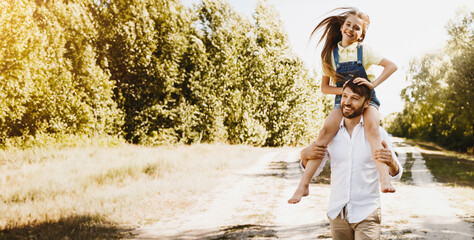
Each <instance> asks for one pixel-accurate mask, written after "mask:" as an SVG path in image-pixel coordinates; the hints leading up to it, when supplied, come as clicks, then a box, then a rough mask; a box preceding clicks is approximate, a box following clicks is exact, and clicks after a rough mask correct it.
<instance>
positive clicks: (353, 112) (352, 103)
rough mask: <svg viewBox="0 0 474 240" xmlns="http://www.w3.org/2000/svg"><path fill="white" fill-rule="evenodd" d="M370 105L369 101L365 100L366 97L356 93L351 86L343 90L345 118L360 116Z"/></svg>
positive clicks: (342, 103) (343, 113) (343, 114)
mask: <svg viewBox="0 0 474 240" xmlns="http://www.w3.org/2000/svg"><path fill="white" fill-rule="evenodd" d="M368 105H369V101H365V97H361V96H360V95H359V94H357V93H354V92H353V91H352V90H351V89H350V88H348V87H346V88H344V90H343V91H342V98H341V110H342V116H344V117H345V118H355V117H358V116H360V115H361V114H362V112H364V109H365V108H366V107H367V106H368Z"/></svg>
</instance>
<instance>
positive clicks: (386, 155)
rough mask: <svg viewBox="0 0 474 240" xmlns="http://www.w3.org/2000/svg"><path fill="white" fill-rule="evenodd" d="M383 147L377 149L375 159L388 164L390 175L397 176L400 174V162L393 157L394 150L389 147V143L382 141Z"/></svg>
mask: <svg viewBox="0 0 474 240" xmlns="http://www.w3.org/2000/svg"><path fill="white" fill-rule="evenodd" d="M382 146H383V148H379V149H377V150H375V153H374V156H375V160H376V161H379V162H381V163H384V164H386V165H387V166H388V167H389V171H390V175H392V176H395V175H397V174H398V164H397V163H396V162H395V160H393V158H392V151H391V150H390V149H388V147H387V143H386V142H385V140H384V141H382Z"/></svg>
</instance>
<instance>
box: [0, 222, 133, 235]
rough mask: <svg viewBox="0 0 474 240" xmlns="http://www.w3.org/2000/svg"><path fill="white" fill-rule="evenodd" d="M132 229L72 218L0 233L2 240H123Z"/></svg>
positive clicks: (8, 229) (34, 224)
mask: <svg viewBox="0 0 474 240" xmlns="http://www.w3.org/2000/svg"><path fill="white" fill-rule="evenodd" d="M131 230H132V229H125V228H120V227H118V226H117V224H114V223H110V222H106V221H103V220H101V219H100V217H94V216H71V217H68V218H63V219H60V220H58V221H50V222H42V223H32V224H30V225H26V226H18V227H13V228H7V229H4V230H1V231H0V239H45V240H46V239H47V240H55V239H58V240H60V239H61V240H62V239H78V240H81V239H84V240H86V239H87V240H88V239H123V237H125V235H127V232H129V231H131Z"/></svg>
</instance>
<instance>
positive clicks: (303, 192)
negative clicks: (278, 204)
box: [288, 185, 309, 204]
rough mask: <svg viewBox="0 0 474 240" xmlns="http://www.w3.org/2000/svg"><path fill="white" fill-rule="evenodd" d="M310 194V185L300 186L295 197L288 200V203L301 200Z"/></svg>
mask: <svg viewBox="0 0 474 240" xmlns="http://www.w3.org/2000/svg"><path fill="white" fill-rule="evenodd" d="M308 195H309V186H308V185H307V186H298V188H297V189H296V191H295V193H294V194H293V197H291V198H290V199H289V200H288V203H290V204H295V203H299V202H300V201H301V198H302V197H306V196H308Z"/></svg>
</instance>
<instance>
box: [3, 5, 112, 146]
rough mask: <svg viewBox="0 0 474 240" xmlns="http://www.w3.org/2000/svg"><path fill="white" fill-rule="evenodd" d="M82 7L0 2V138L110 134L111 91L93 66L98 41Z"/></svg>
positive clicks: (101, 71)
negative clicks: (0, 69) (95, 45)
mask: <svg viewBox="0 0 474 240" xmlns="http://www.w3.org/2000/svg"><path fill="white" fill-rule="evenodd" d="M86 5H87V4H86V3H83V2H81V1H70V2H67V3H66V2H50V1H35V2H32V1H21V0H20V1H4V2H2V3H1V7H0V11H1V12H0V14H1V17H0V18H1V19H0V21H1V25H0V33H1V34H2V38H1V39H0V46H1V49H0V57H1V59H0V67H1V68H2V70H3V71H2V72H1V73H0V89H1V90H0V106H1V111H0V134H1V137H2V138H1V139H2V141H5V139H7V138H8V137H17V136H19V137H27V136H36V135H38V134H89V135H90V134H92V133H102V134H104V133H117V131H116V130H117V127H116V126H117V124H120V114H119V112H118V111H117V108H116V105H115V102H114V101H113V100H112V98H111V96H112V88H113V83H112V82H111V81H110V80H109V78H108V75H107V74H106V72H104V71H103V70H102V69H101V68H100V67H99V66H98V65H97V64H96V62H97V57H96V49H95V48H94V45H93V43H94V41H95V39H96V37H97V32H96V29H95V28H94V24H93V19H91V18H90V17H89V12H88V8H87V7H86Z"/></svg>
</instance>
